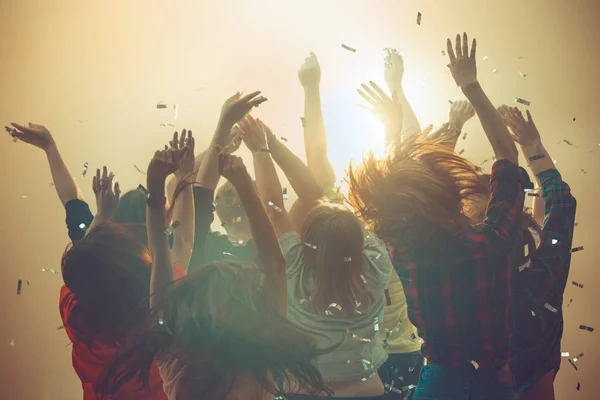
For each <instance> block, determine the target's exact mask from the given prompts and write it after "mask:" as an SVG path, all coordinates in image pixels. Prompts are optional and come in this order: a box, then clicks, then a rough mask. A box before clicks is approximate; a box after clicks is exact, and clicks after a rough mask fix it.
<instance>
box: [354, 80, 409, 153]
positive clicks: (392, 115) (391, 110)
mask: <svg viewBox="0 0 600 400" xmlns="http://www.w3.org/2000/svg"><path fill="white" fill-rule="evenodd" d="M369 84H370V85H371V87H369V86H368V85H365V84H364V83H363V84H361V87H362V90H361V89H357V91H358V94H359V95H360V96H361V97H362V98H363V99H365V101H366V102H367V103H369V104H370V105H371V107H365V106H363V105H361V104H359V107H361V108H363V109H365V110H367V111H369V112H370V113H372V114H373V115H375V116H376V117H377V118H379V120H380V121H381V122H382V123H383V125H384V127H385V145H386V147H387V146H389V145H390V144H393V145H395V146H398V145H400V139H401V137H402V121H403V115H402V107H401V106H400V103H399V101H398V98H397V96H396V95H395V94H393V95H392V98H390V97H389V96H388V95H387V94H386V93H385V92H384V91H383V90H382V89H381V88H380V87H379V86H378V85H377V84H376V83H375V82H373V81H370V82H369Z"/></svg>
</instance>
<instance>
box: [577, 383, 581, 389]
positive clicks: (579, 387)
mask: <svg viewBox="0 0 600 400" xmlns="http://www.w3.org/2000/svg"><path fill="white" fill-rule="evenodd" d="M579 389H581V383H579V382H577V390H579Z"/></svg>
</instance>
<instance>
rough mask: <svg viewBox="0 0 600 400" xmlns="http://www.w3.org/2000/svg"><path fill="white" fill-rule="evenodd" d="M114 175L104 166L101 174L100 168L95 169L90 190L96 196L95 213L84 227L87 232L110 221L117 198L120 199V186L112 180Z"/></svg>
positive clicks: (117, 204) (116, 205)
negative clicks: (87, 225) (89, 222)
mask: <svg viewBox="0 0 600 400" xmlns="http://www.w3.org/2000/svg"><path fill="white" fill-rule="evenodd" d="M114 177H115V175H114V174H113V173H112V172H110V173H109V172H108V169H107V168H106V166H104V167H102V175H100V169H97V170H96V175H95V176H94V177H93V178H92V190H93V191H94V195H95V196H96V210H97V211H96V215H95V216H94V220H93V221H92V223H91V224H90V226H89V227H88V228H87V229H86V234H87V232H89V231H91V230H93V229H94V227H96V226H98V225H101V224H103V223H105V222H108V221H110V219H111V218H112V217H113V215H114V213H115V211H116V210H117V207H118V206H119V200H120V199H121V188H120V187H119V182H114V183H113V179H114Z"/></svg>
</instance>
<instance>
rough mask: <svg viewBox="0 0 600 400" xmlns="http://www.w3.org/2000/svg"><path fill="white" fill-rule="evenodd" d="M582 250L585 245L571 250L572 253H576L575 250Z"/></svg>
mask: <svg viewBox="0 0 600 400" xmlns="http://www.w3.org/2000/svg"><path fill="white" fill-rule="evenodd" d="M581 250H583V246H579V247H575V248H574V249H572V250H571V253H575V252H578V251H581Z"/></svg>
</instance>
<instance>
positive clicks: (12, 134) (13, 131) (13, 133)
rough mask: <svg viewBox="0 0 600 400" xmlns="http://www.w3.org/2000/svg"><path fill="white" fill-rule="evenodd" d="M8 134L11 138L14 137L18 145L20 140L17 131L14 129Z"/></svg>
mask: <svg viewBox="0 0 600 400" xmlns="http://www.w3.org/2000/svg"><path fill="white" fill-rule="evenodd" d="M8 134H9V135H10V137H12V140H13V142H15V143H17V140H19V139H18V138H17V135H16V134H17V130H16V129H14V128H13V129H11V130H10V131H8Z"/></svg>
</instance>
